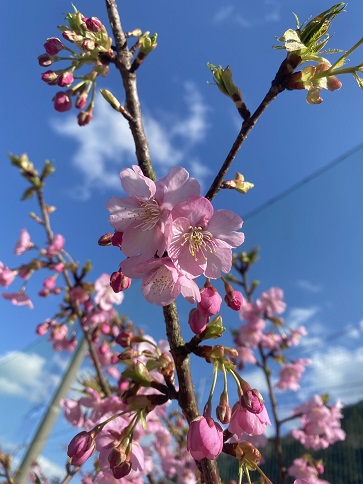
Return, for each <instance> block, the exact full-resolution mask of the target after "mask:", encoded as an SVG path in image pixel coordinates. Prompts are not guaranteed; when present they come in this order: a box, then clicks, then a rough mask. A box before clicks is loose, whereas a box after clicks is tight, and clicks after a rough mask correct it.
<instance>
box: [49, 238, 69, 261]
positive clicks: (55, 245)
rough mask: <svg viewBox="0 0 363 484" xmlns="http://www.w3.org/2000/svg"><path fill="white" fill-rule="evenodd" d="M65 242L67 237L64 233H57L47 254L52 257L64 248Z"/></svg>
mask: <svg viewBox="0 0 363 484" xmlns="http://www.w3.org/2000/svg"><path fill="white" fill-rule="evenodd" d="M64 244H65V238H64V237H63V235H61V234H56V235H55V236H54V237H53V239H52V241H51V243H50V244H49V246H48V248H47V250H46V255H47V256H48V257H52V256H53V255H56V254H58V252H60V251H61V250H62V249H63V246H64Z"/></svg>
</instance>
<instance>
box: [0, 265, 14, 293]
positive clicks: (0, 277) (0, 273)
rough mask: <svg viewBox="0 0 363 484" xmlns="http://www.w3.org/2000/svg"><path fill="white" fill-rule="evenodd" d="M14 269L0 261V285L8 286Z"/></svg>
mask: <svg viewBox="0 0 363 484" xmlns="http://www.w3.org/2000/svg"><path fill="white" fill-rule="evenodd" d="M15 276H16V271H12V270H11V269H9V267H7V266H6V265H5V264H4V263H3V262H1V261H0V286H3V287H8V286H10V284H11V283H12V282H13V280H14V279H15Z"/></svg>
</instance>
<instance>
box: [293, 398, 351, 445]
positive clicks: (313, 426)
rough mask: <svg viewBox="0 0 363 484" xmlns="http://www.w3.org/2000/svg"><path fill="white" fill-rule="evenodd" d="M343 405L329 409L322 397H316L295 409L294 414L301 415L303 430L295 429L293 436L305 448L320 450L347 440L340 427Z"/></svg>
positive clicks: (339, 404)
mask: <svg viewBox="0 0 363 484" xmlns="http://www.w3.org/2000/svg"><path fill="white" fill-rule="evenodd" d="M342 407H343V405H342V403H341V402H340V401H338V402H336V403H335V404H334V405H332V406H331V407H328V406H327V405H326V404H325V403H324V401H323V399H322V397H321V396H319V395H315V396H313V397H312V398H311V399H310V400H309V401H308V402H306V403H303V404H302V405H300V406H298V407H296V408H294V409H293V410H292V412H293V414H295V415H300V414H302V415H301V424H302V428H301V429H294V430H292V431H291V435H292V436H293V437H294V438H295V439H296V440H298V441H299V442H301V443H302V444H303V445H304V447H306V448H310V449H314V450H319V449H326V448H327V447H329V445H332V444H334V443H335V442H338V441H340V440H345V432H344V430H343V429H342V428H341V426H340V420H341V419H342V418H343V414H342V411H341V410H342Z"/></svg>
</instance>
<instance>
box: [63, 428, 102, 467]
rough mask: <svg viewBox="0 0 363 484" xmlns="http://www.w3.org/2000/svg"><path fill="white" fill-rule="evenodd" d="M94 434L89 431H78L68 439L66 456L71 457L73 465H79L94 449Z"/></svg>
mask: <svg viewBox="0 0 363 484" xmlns="http://www.w3.org/2000/svg"><path fill="white" fill-rule="evenodd" d="M95 446H96V444H95V440H94V436H93V435H92V434H91V433H90V432H86V431H83V432H80V433H79V434H77V435H76V436H75V437H73V439H72V440H71V441H70V443H69V445H68V451H67V454H68V457H70V458H71V464H72V465H73V466H81V465H82V464H84V463H85V462H86V460H87V459H88V458H89V457H90V456H91V455H92V454H93V452H94V451H95Z"/></svg>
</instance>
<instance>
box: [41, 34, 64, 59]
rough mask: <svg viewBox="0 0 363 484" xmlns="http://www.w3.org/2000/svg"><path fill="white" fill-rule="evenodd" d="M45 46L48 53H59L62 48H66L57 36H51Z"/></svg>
mask: <svg viewBox="0 0 363 484" xmlns="http://www.w3.org/2000/svg"><path fill="white" fill-rule="evenodd" d="M44 48H45V50H46V52H47V54H49V55H57V54H58V52H59V51H60V50H62V49H64V45H63V44H62V42H61V41H60V40H59V39H57V37H50V38H49V39H47V41H46V43H45V44H44Z"/></svg>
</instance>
